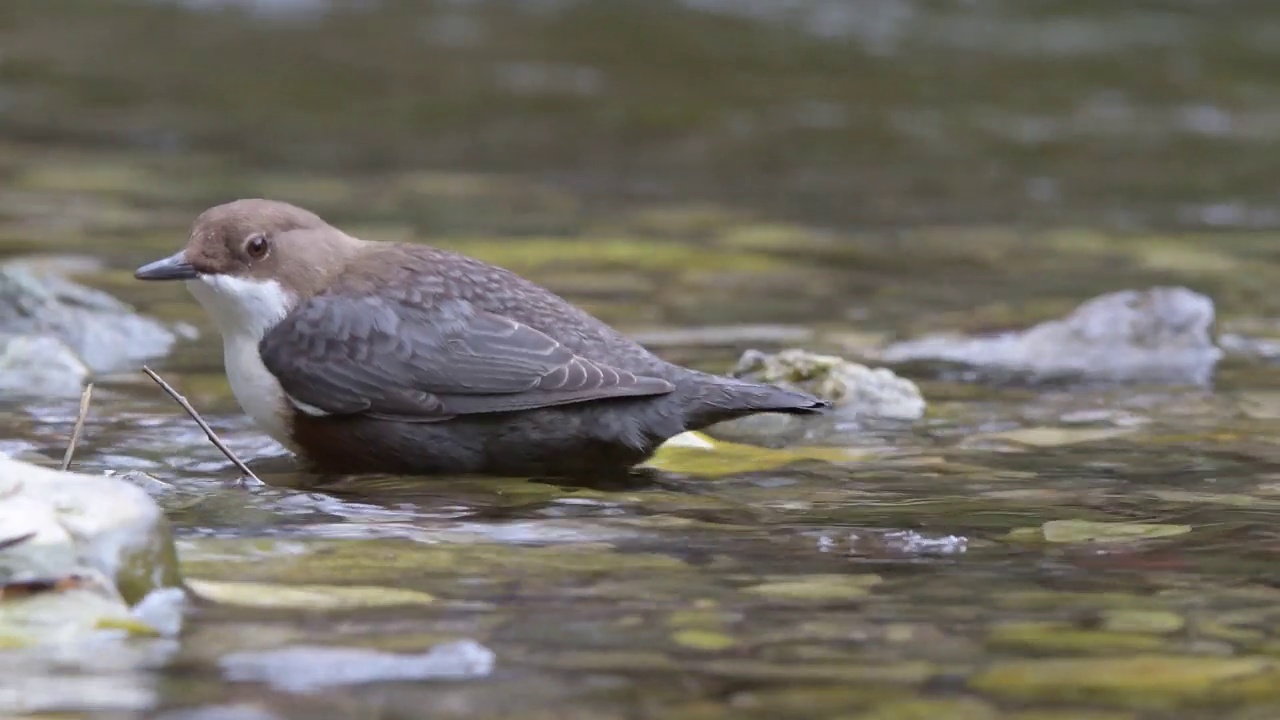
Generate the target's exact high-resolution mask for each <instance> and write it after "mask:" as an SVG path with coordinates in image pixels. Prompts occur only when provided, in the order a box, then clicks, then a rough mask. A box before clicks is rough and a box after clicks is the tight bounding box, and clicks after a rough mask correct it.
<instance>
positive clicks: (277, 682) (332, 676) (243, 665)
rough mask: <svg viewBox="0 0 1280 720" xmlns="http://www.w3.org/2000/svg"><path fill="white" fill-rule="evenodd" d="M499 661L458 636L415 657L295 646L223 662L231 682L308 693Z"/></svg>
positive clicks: (486, 670)
mask: <svg viewBox="0 0 1280 720" xmlns="http://www.w3.org/2000/svg"><path fill="white" fill-rule="evenodd" d="M494 661H495V656H494V653H493V651H492V650H490V649H489V648H487V647H485V646H483V645H481V644H480V643H478V642H476V641H474V640H458V641H456V642H448V643H443V644H440V645H437V646H435V647H433V648H431V649H430V650H428V651H427V652H425V653H420V654H415V655H406V654H401V653H389V652H382V651H379V650H368V649H364V648H354V647H351V648H347V647H325V646H295V647H287V648H280V649H279V650H263V651H254V652H238V653H231V654H230V655H226V656H224V657H223V658H222V660H221V661H220V663H219V664H220V665H221V666H222V670H223V672H224V673H225V674H226V677H227V679H228V680H232V681H250V682H265V683H267V684H269V685H271V686H272V687H273V688H276V689H278V690H284V691H287V692H293V693H299V694H307V693H314V692H319V691H322V690H324V689H326V688H330V687H335V686H340V685H358V684H365V683H374V682H392V681H405V680H414V681H421V680H468V679H473V678H480V677H485V676H487V675H489V674H490V673H491V672H493V666H494Z"/></svg>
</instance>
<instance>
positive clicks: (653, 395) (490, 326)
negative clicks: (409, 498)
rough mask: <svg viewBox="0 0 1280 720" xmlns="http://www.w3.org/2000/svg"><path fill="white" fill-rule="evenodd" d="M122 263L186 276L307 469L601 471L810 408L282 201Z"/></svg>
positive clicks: (463, 263) (502, 277)
mask: <svg viewBox="0 0 1280 720" xmlns="http://www.w3.org/2000/svg"><path fill="white" fill-rule="evenodd" d="M134 276H135V277H137V278H138V279H141V280H184V281H186V285H187V288H188V289H189V290H190V291H191V294H192V295H194V296H195V298H196V300H198V301H199V302H200V304H201V305H202V306H204V309H205V311H206V312H208V313H209V315H210V316H211V317H212V319H213V321H214V323H215V324H216V325H217V327H218V331H219V332H220V333H221V334H222V343H223V353H224V361H225V364H226V372H227V378H228V380H230V383H231V390H232V392H233V393H234V394H235V397H236V400H237V401H238V402H239V403H240V407H241V408H243V409H244V411H245V412H246V413H247V414H248V415H249V416H250V417H251V418H253V420H254V422H255V423H256V424H257V425H258V427H259V428H261V429H262V430H263V431H264V432H266V433H267V434H268V435H270V436H271V437H272V438H274V439H275V440H276V441H277V442H279V443H281V444H282V445H284V446H285V447H287V448H288V449H290V450H292V451H293V452H294V453H295V454H297V455H298V456H299V457H300V458H301V459H302V460H303V461H304V462H305V463H307V464H309V465H310V466H311V467H312V468H313V469H315V470H317V471H319V472H322V473H342V474H347V473H352V474H354V473H399V474H410V475H433V474H446V473H447V474H489V475H515V476H530V475H533V476H583V475H591V474H609V473H616V472H617V471H619V470H625V469H627V468H630V467H631V466H634V465H636V464H639V463H641V462H643V461H644V460H645V459H647V458H648V457H649V456H650V455H651V454H652V453H653V451H654V449H655V448H657V446H658V445H659V444H661V443H662V442H663V441H665V440H667V439H668V438H670V437H672V436H674V435H677V434H679V433H681V432H683V431H685V430H696V429H698V428H702V427H706V426H707V425H711V424H713V423H717V422H721V421H724V420H730V419H733V418H738V417H743V416H745V415H751V414H754V413H760V412H780V413H814V412H820V411H822V410H823V409H824V408H826V407H827V406H828V403H826V402H825V401H822V400H819V399H818V398H815V397H812V396H810V395H806V394H804V393H800V392H793V391H790V390H786V389H782V388H778V387H774V386H771V385H762V384H757V383H751V382H746V381H743V380H737V379H733V378H728V377H721V376H717V375H711V374H707V373H703V372H698V371H696V370H690V369H688V368H684V367H680V366H678V365H674V364H671V363H668V362H666V361H664V360H662V359H661V358H659V357H657V356H656V355H653V354H652V353H650V352H649V351H648V350H646V349H645V348H644V347H642V346H641V345H640V344H638V343H636V342H634V341H632V340H630V339H628V338H626V337H624V336H623V335H622V334H620V333H618V332H617V331H615V330H614V329H613V328H611V327H609V326H608V325H606V324H605V323H603V322H601V321H600V320H598V319H596V318H594V317H592V316H591V315H588V314H587V313H586V312H584V311H582V310H581V309H579V308H578V307H576V306H574V305H572V304H570V303H569V302H568V301H566V300H564V299H563V298H561V297H559V296H557V295H555V294H553V293H552V292H551V291H549V290H547V289H545V288H542V287H540V286H538V285H536V284H534V283H532V282H530V281H528V280H525V279H524V278H522V277H520V276H518V275H516V274H514V273H512V272H510V271H508V270H504V269H502V268H499V267H495V266H493V265H489V264H487V263H483V262H481V261H479V260H475V259H473V258H470V257H466V256H464V255H460V254H457V253H453V252H448V251H445V250H440V249H437V248H433V247H430V246H427V245H420V244H411V243H391V242H372V241H366V240H360V239H358V238H355V237H352V236H351V235H348V234H346V233H344V232H342V231H341V230H339V229H337V228H335V227H333V226H331V225H329V224H328V223H327V222H325V221H324V220H322V219H321V218H320V217H318V216H316V215H315V214H314V213H311V212H309V211H307V210H304V209H302V208H299V207H296V206H294V205H289V204H287V203H283V202H277V201H272V200H262V199H247V200H236V201H234V202H230V203H227V204H224V205H218V206H216V207H213V208H210V209H208V210H206V211H205V212H204V213H202V214H201V215H200V216H199V217H198V218H196V221H195V223H194V225H193V226H192V229H191V236H190V238H189V239H188V241H187V245H186V247H185V248H184V249H182V250H181V251H179V252H177V253H175V254H174V255H172V256H170V257H167V258H165V259H163V260H157V261H156V262H153V263H150V264H148V265H144V266H142V267H140V268H138V270H137V271H136V272H135V273H134Z"/></svg>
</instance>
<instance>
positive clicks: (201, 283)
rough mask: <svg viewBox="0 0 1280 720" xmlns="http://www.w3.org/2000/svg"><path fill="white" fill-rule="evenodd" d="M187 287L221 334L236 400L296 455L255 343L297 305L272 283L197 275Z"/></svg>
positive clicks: (279, 396)
mask: <svg viewBox="0 0 1280 720" xmlns="http://www.w3.org/2000/svg"><path fill="white" fill-rule="evenodd" d="M187 289H188V290H190V291H191V294H192V295H193V296H195V298H196V300H197V301H199V302H200V304H201V305H202V306H204V309H205V311H206V312H208V313H209V316H210V317H211V318H212V319H213V322H214V324H215V325H217V326H218V332H220V333H221V334H222V356H223V362H224V363H225V365H226V371H227V380H228V381H230V383H231V392H232V394H234V395H235V397H236V402H238V403H239V404H240V408H241V409H243V410H244V411H245V414H247V415H248V416H249V417H251V418H253V421H254V423H255V424H257V426H258V427H259V428H260V429H261V430H262V431H263V432H265V433H266V434H267V435H270V436H271V438H272V439H273V440H275V441H276V442H278V443H280V444H281V445H284V446H285V447H286V448H289V449H290V450H294V451H296V448H295V447H294V445H293V439H292V437H291V436H290V433H289V423H288V418H289V416H290V408H289V404H288V399H287V397H286V396H285V392H284V389H283V388H281V387H280V383H279V382H278V381H277V380H276V378H275V376H274V375H272V374H271V372H270V371H268V370H267V367H266V366H265V365H263V364H262V356H261V355H260V354H259V353H258V343H259V341H261V340H262V336H263V335H264V334H265V333H266V332H267V330H270V329H271V328H272V327H274V326H275V325H276V323H278V322H280V320H281V319H283V318H284V316H285V315H286V314H288V312H289V310H291V309H292V308H293V306H294V305H295V304H296V303H297V300H296V298H294V297H293V296H292V295H291V294H290V293H289V292H288V291H286V290H285V289H284V288H283V287H281V286H280V283H278V282H276V281H274V280H250V279H246V278H238V277H231V276H228V275H202V276H200V277H199V278H198V279H195V280H188V281H187Z"/></svg>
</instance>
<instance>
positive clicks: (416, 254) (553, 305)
mask: <svg viewBox="0 0 1280 720" xmlns="http://www.w3.org/2000/svg"><path fill="white" fill-rule="evenodd" d="M365 263H377V264H380V265H381V268H380V272H379V275H380V276H381V278H380V281H379V283H377V284H376V285H375V284H373V283H371V282H370V281H368V280H367V279H366V278H367V277H368V274H366V273H361V272H346V273H342V274H341V275H340V279H339V280H338V283H342V284H344V286H343V287H338V286H335V287H334V288H332V289H335V290H342V291H344V292H355V293H363V292H377V293H379V294H382V295H384V296H388V295H389V296H394V297H396V298H397V299H399V300H400V301H402V302H405V303H408V304H411V305H416V306H420V307H431V306H432V305H434V304H435V303H437V302H439V301H441V300H447V299H459V300H465V301H467V302H470V303H472V304H473V305H475V306H476V307H477V308H479V309H481V310H484V311H486V312H491V313H494V314H497V315H502V316H504V317H508V318H510V319H512V320H515V321H517V322H520V323H523V324H525V325H528V326H529V327H531V328H533V329H535V330H537V331H539V332H541V333H543V334H545V335H547V336H549V337H551V338H552V339H554V340H556V341H557V342H559V343H561V344H562V345H564V346H565V347H567V348H569V349H570V350H572V351H573V352H574V353H576V354H578V355H581V356H582V357H584V358H587V359H589V360H594V361H597V362H602V363H606V364H609V365H612V366H614V367H616V368H619V369H622V370H630V371H631V372H634V373H638V374H644V375H649V376H652V377H662V378H666V379H674V378H675V377H677V376H679V375H681V374H683V373H685V372H689V371H686V370H684V369H683V368H680V367H679V366H676V365H672V364H670V363H668V362H666V361H664V360H662V359H661V358H659V357H658V356H656V355H654V354H653V353H651V352H649V351H648V350H646V349H645V348H644V347H643V346H642V345H640V344H639V343H637V342H635V341H634V340H632V339H630V338H628V337H626V336H625V335H623V334H622V333H620V332H618V331H617V330H614V329H613V328H611V327H609V326H608V325H607V324H605V323H604V322H603V321H601V320H599V319H598V318H595V317H593V316H591V315H590V314H588V313H587V312H585V311H584V310H582V309H581V308H579V307H577V306H575V305H573V304H572V303H570V302H569V301H567V300H565V299H564V298H562V297H560V296H559V295H556V294H555V293H553V292H551V291H550V290H548V289H546V288H544V287H542V286H540V285H538V284H536V283H534V282H531V281H529V280H526V279H525V278H523V277H521V276H519V275H517V274H515V273H514V272H511V271H510V270H506V269H504V268H500V267H497V266H495V265H491V264H489V263H486V262H483V261H481V260H478V259H476V258H472V257H468V256H466V255H462V254H459V253H455V252H451V251H448V250H442V249H439V248H434V247H431V246H428V245H416V244H409V243H377V244H373V243H371V244H370V248H369V249H368V250H367V251H366V252H364V253H362V254H361V255H360V256H359V257H357V258H356V259H355V260H354V261H353V262H352V266H351V267H350V268H349V269H353V270H358V268H357V267H354V266H356V265H363V264H365ZM388 268H390V270H388ZM353 284H354V285H355V286H352V285H353Z"/></svg>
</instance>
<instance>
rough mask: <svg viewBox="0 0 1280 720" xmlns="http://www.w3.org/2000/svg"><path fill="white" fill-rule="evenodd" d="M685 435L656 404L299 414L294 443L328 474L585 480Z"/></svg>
mask: <svg viewBox="0 0 1280 720" xmlns="http://www.w3.org/2000/svg"><path fill="white" fill-rule="evenodd" d="M683 429H684V428H683V426H682V424H681V423H680V422H679V419H678V418H668V417H666V416H665V414H664V413H662V412H661V410H660V408H658V407H655V405H654V403H653V402H652V401H648V400H617V401H611V402H605V403H584V404H582V405H575V406H563V407H559V408H546V409H539V410H530V411H523V412H513V413H493V414H482V415H470V416H461V417H457V418H454V419H451V420H446V421H442V422H433V423H407V422H395V421H388V420H374V419H368V418H361V417H346V418H335V417H312V416H305V415H301V414H299V415H298V416H296V417H295V420H294V432H293V435H294V440H295V443H296V444H297V445H298V447H299V449H300V450H301V452H302V454H303V456H304V460H306V461H307V462H308V463H310V464H311V465H313V466H314V468H315V469H316V470H318V471H321V472H327V473H341V474H360V473H396V474H406V475H446V474H485V475H507V476H529V475H542V476H548V475H549V476H568V477H577V476H591V475H600V474H610V473H616V472H620V471H625V470H626V469H627V468H629V467H631V466H633V465H636V464H638V463H641V462H643V461H644V460H645V459H647V458H648V457H649V456H650V455H652V453H653V451H654V449H655V448H656V447H657V446H658V445H659V444H660V443H661V442H662V441H664V440H666V439H667V438H669V437H671V436H672V435H675V434H677V433H679V432H681V431H682V430H683Z"/></svg>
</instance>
